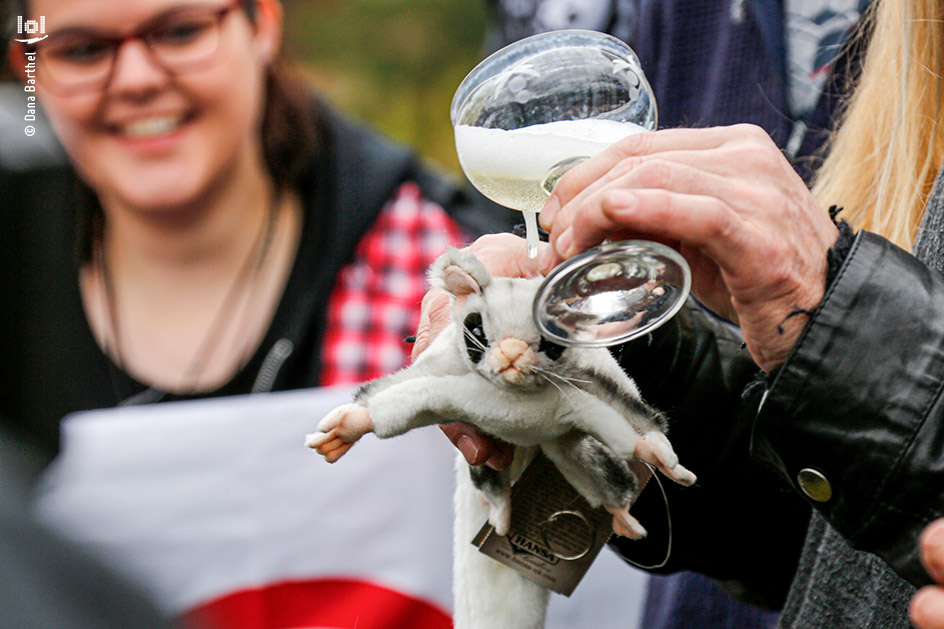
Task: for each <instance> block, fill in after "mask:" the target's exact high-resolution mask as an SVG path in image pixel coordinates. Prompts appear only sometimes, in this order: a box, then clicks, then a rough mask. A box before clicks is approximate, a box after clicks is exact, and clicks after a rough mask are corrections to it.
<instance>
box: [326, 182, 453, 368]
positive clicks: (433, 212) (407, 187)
mask: <svg viewBox="0 0 944 629" xmlns="http://www.w3.org/2000/svg"><path fill="white" fill-rule="evenodd" d="M463 240H464V235H463V233H462V230H461V229H460V228H459V226H458V224H456V222H455V221H453V220H452V218H450V217H449V215H448V214H446V212H445V210H443V209H442V208H441V207H440V206H439V205H437V204H435V203H431V202H430V201H427V200H425V199H424V198H423V197H422V195H421V193H420V189H419V187H418V186H417V185H416V184H414V183H405V184H403V185H402V186H401V187H400V189H399V190H397V192H396V194H395V195H394V196H393V198H392V199H391V200H390V201H388V202H387V203H386V204H385V205H384V207H383V209H382V210H381V212H380V215H379V216H378V217H377V220H376V222H375V223H374V225H373V227H371V229H370V231H368V232H367V233H366V234H365V235H364V237H363V238H361V240H360V242H359V243H358V245H357V250H356V252H355V254H354V260H353V261H352V262H351V263H349V264H348V265H347V266H345V267H344V268H343V269H342V270H341V273H340V274H339V275H338V278H337V281H336V282H335V285H334V289H333V291H332V293H331V298H330V300H329V305H328V314H327V317H328V319H327V327H326V331H325V337H324V343H323V348H324V349H323V354H322V371H321V385H322V386H328V385H334V384H349V383H356V382H364V381H366V380H370V379H373V378H377V377H379V376H383V375H385V374H388V373H390V372H392V371H396V370H397V369H400V368H401V367H403V366H405V365H406V364H407V363H409V360H410V350H411V345H410V344H409V343H407V342H405V341H404V338H405V337H407V336H411V335H413V334H414V333H415V332H416V326H417V324H418V323H419V319H420V302H421V301H422V299H423V295H424V294H425V293H426V290H427V289H428V287H429V285H428V283H427V280H426V270H427V269H428V268H429V265H431V264H432V263H433V262H434V261H435V260H436V258H437V257H439V255H440V254H442V253H443V252H444V251H445V250H446V249H447V248H448V247H450V246H452V245H456V244H459V243H461V242H462V241H463Z"/></svg>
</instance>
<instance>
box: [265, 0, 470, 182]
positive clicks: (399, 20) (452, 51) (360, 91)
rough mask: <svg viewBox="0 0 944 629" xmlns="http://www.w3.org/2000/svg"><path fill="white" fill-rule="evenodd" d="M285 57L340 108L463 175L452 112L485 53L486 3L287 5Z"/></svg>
mask: <svg viewBox="0 0 944 629" xmlns="http://www.w3.org/2000/svg"><path fill="white" fill-rule="evenodd" d="M283 2H284V5H285V14H286V41H285V46H286V52H287V53H288V56H289V57H290V58H291V59H293V60H294V61H295V62H296V63H297V64H298V65H299V67H300V69H301V70H302V72H303V73H304V74H305V75H307V76H308V77H309V78H310V79H311V80H312V81H313V83H314V84H315V85H316V86H318V87H319V88H320V89H321V90H322V91H323V92H324V93H325V94H326V95H327V96H328V99H329V100H330V101H331V102H332V103H334V104H335V105H336V106H337V107H339V108H340V109H342V110H343V111H346V112H348V113H350V114H352V115H354V116H355V117H357V118H359V119H361V120H364V121H366V122H367V123H369V124H370V125H371V126H373V127H375V128H377V129H379V130H380V131H382V132H384V133H386V134H387V135H389V136H391V137H393V138H396V139H398V140H401V141H403V142H406V143H407V144H410V145H412V146H414V147H416V148H417V149H418V150H419V151H420V153H422V154H423V155H424V156H425V157H427V158H429V159H431V160H433V161H435V162H436V163H438V164H440V165H441V166H443V167H445V168H447V169H449V170H451V171H453V172H455V173H458V172H459V166H458V161H457V159H456V152H455V145H454V144H453V135H452V125H451V124H450V122H449V105H450V103H451V102H452V94H453V92H454V91H455V89H456V87H457V86H458V85H459V82H460V81H461V80H462V78H463V77H464V76H465V75H466V73H467V72H468V71H469V70H471V69H472V67H473V66H474V65H475V64H476V63H477V62H478V61H479V60H480V59H481V57H482V54H483V51H484V40H485V29H486V20H487V16H486V9H485V2H484V1H483V0H283Z"/></svg>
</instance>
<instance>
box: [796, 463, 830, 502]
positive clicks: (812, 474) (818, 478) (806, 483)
mask: <svg viewBox="0 0 944 629" xmlns="http://www.w3.org/2000/svg"><path fill="white" fill-rule="evenodd" d="M797 482H798V483H799V484H800V489H802V490H803V493H804V494H806V495H807V496H809V497H810V498H811V499H813V500H815V501H816V502H826V501H827V500H829V499H830V498H832V497H833V488H832V487H831V486H830V484H829V481H828V480H826V477H825V476H823V475H822V474H821V473H820V472H817V471H816V470H814V469H811V468H808V467H807V468H804V469H802V470H800V473H799V474H797Z"/></svg>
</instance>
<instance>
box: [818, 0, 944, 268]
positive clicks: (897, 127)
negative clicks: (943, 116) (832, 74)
mask: <svg viewBox="0 0 944 629" xmlns="http://www.w3.org/2000/svg"><path fill="white" fill-rule="evenodd" d="M876 1H877V3H878V4H877V6H876V5H875V4H874V3H873V7H872V8H871V9H870V11H869V13H868V15H867V16H866V17H865V18H864V19H871V20H874V24H873V26H874V29H873V32H872V38H871V41H870V42H869V46H868V51H867V53H866V56H865V60H864V62H863V69H862V76H861V78H860V80H859V83H858V86H857V88H856V91H855V93H854V95H853V96H852V98H851V100H850V101H849V106H848V109H847V111H846V115H845V117H844V120H843V121H842V124H841V126H840V128H839V130H838V132H837V133H836V135H835V136H834V137H833V139H832V141H831V143H830V152H829V156H828V157H827V158H826V160H825V162H824V163H823V166H822V168H821V169H820V171H819V173H818V174H817V178H816V182H815V184H814V187H813V193H814V194H815V195H816V197H817V199H819V200H820V201H821V202H822V203H823V204H824V205H829V204H836V205H841V206H843V207H844V208H845V211H844V212H843V214H842V217H844V218H845V219H846V220H847V221H848V222H849V223H850V224H851V225H852V226H853V227H854V228H863V229H868V230H869V231H872V232H875V233H878V234H881V235H882V236H884V237H886V238H888V239H889V240H891V241H892V242H894V243H896V244H897V245H899V246H901V247H904V248H905V249H909V250H910V249H911V244H912V242H913V240H914V237H915V234H916V233H917V231H918V226H919V224H920V222H921V216H922V215H923V212H924V205H925V203H926V202H927V199H928V195H929V193H930V192H931V187H932V185H933V184H934V179H935V176H936V175H937V172H938V169H939V168H940V166H941V161H942V158H944V125H942V124H940V122H939V120H938V116H939V115H940V112H941V104H942V100H944V99H942V93H944V22H942V12H944V11H942V7H941V2H940V0H876Z"/></svg>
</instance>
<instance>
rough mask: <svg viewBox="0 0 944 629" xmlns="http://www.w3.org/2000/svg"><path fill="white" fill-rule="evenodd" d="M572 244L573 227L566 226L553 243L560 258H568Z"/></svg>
mask: <svg viewBox="0 0 944 629" xmlns="http://www.w3.org/2000/svg"><path fill="white" fill-rule="evenodd" d="M573 246H574V228H573V227H568V228H567V229H565V230H564V233H563V234H561V235H560V236H558V237H557V242H555V243H554V248H555V249H557V253H558V255H560V257H562V258H569V257H570V255H571V251H570V250H571V249H572V248H573Z"/></svg>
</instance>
